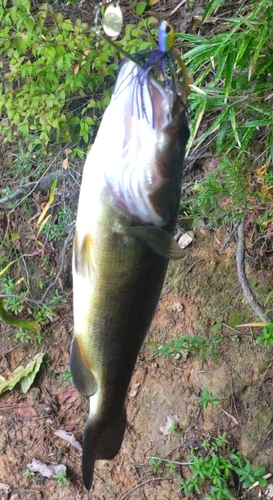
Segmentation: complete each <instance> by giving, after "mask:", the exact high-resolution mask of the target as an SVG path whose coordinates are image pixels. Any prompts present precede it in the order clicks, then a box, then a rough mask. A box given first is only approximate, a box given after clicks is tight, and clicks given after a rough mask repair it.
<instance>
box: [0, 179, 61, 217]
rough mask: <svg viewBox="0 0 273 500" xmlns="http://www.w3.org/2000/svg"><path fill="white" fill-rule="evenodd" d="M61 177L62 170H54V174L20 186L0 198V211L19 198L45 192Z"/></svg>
mask: <svg viewBox="0 0 273 500" xmlns="http://www.w3.org/2000/svg"><path fill="white" fill-rule="evenodd" d="M63 175H64V171H63V170H55V171H54V172H50V174H47V175H45V176H42V177H41V178H40V179H39V180H38V181H33V182H28V183H27V184H25V185H24V186H21V187H19V188H18V189H16V191H14V193H11V194H9V195H7V196H4V198H1V199H0V209H1V208H2V207H3V208H5V207H6V206H7V205H8V204H9V203H11V202H13V201H15V200H18V198H20V196H25V195H27V196H29V195H30V194H31V193H36V192H37V191H46V190H47V189H49V188H50V187H51V185H52V182H53V181H54V180H55V179H61V177H63Z"/></svg>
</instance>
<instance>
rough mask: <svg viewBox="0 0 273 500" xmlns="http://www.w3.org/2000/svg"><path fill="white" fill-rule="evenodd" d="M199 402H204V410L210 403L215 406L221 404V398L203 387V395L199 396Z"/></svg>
mask: <svg viewBox="0 0 273 500" xmlns="http://www.w3.org/2000/svg"><path fill="white" fill-rule="evenodd" d="M198 402H199V403H203V408H204V410H206V408H207V407H208V406H209V405H211V406H212V407H213V408H215V407H216V406H218V405H219V399H218V398H216V397H215V396H213V394H212V393H211V392H209V391H208V389H207V388H205V389H203V395H202V396H200V397H199V398H198Z"/></svg>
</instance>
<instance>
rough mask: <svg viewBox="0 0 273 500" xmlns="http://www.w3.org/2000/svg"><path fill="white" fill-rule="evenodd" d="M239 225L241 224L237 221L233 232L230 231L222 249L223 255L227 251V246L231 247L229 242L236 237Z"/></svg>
mask: <svg viewBox="0 0 273 500" xmlns="http://www.w3.org/2000/svg"><path fill="white" fill-rule="evenodd" d="M239 224H240V221H237V222H236V223H235V224H234V226H233V228H232V230H231V231H230V233H229V235H228V237H227V239H226V240H225V241H224V243H223V245H222V247H221V248H220V253H223V252H224V251H225V249H226V248H227V246H228V245H229V242H230V240H231V238H232V236H233V235H234V233H235V231H236V229H237V228H238V226H239Z"/></svg>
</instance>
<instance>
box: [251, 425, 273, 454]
mask: <svg viewBox="0 0 273 500" xmlns="http://www.w3.org/2000/svg"><path fill="white" fill-rule="evenodd" d="M272 432H273V427H272V429H270V431H269V432H268V433H267V435H266V436H265V438H263V440H262V441H261V442H260V443H259V444H258V446H257V448H256V449H255V450H254V452H253V453H252V455H251V457H250V462H253V460H254V458H256V456H257V455H258V453H259V451H260V450H261V448H262V447H263V445H264V444H265V442H266V441H267V440H268V438H269V437H270V436H271V434H272Z"/></svg>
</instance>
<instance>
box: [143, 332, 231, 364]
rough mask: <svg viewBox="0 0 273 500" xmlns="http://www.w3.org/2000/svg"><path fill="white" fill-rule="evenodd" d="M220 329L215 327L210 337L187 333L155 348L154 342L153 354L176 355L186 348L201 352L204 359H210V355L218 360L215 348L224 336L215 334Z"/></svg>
mask: <svg viewBox="0 0 273 500" xmlns="http://www.w3.org/2000/svg"><path fill="white" fill-rule="evenodd" d="M215 326H216V325H215ZM218 326H219V328H220V326H221V324H217V328H218ZM214 328H215V327H214ZM218 331H219V329H218V330H217V331H216V329H213V330H212V336H211V337H209V338H207V337H203V336H202V335H193V336H190V335H189V334H186V335H185V336H184V337H180V338H178V339H174V340H171V341H169V342H167V343H166V344H164V345H162V346H160V347H158V348H155V346H154V344H152V345H151V348H152V355H153V356H165V357H170V356H176V355H177V354H178V353H179V352H180V351H181V350H183V349H185V350H187V351H188V353H195V354H200V353H201V354H202V359H203V360H204V361H205V360H206V359H208V357H211V358H212V359H213V360H214V361H216V352H215V348H216V346H217V345H218V344H219V343H220V342H222V340H223V337H222V336H215V334H216V333H218Z"/></svg>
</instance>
